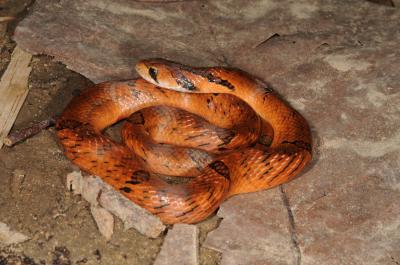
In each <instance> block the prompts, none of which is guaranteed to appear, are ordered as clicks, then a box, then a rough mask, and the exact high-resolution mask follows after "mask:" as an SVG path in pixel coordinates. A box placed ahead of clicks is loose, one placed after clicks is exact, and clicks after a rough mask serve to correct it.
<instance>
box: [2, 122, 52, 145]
mask: <svg viewBox="0 0 400 265" xmlns="http://www.w3.org/2000/svg"><path fill="white" fill-rule="evenodd" d="M55 123H56V118H55V117H50V118H48V119H45V120H43V121H40V122H38V123H35V124H33V125H32V126H29V127H27V128H24V129H21V130H18V131H16V132H13V133H10V134H9V135H8V136H7V137H5V138H4V140H3V143H4V144H5V145H6V146H9V147H10V146H13V145H15V144H16V143H19V142H21V141H24V140H26V139H28V138H30V137H32V136H34V135H35V134H37V133H39V132H41V131H42V130H44V129H46V128H48V127H50V126H53V125H54V124H55Z"/></svg>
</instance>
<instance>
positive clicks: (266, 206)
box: [15, 0, 400, 265]
mask: <svg viewBox="0 0 400 265" xmlns="http://www.w3.org/2000/svg"><path fill="white" fill-rule="evenodd" d="M393 2H394V3H395V5H398V0H396V1H393ZM100 18H101V19H100ZM399 28H400V12H399V9H398V8H397V7H396V8H393V7H388V6H384V5H377V4H374V3H371V2H368V1H339V0H332V1H322V0H320V1H317V0H310V1H289V0H285V1H262V0H259V1H252V3H251V4H249V3H248V1H244V0H237V1H208V2H203V1H187V2H176V3H168V4H167V3H163V4H161V3H159V4H155V3H137V2H133V1H124V0H119V1H113V2H112V3H110V2H109V1H104V0H100V1H94V0H90V1H82V0H69V1H67V0H61V1H57V2H54V1H50V0H47V1H46V0H37V1H36V4H35V6H34V8H33V11H32V12H31V14H30V15H29V16H28V17H27V19H25V20H24V21H22V22H21V23H20V25H19V27H18V28H17V30H16V33H15V39H16V40H17V42H18V44H19V45H20V46H21V47H23V48H25V49H27V50H29V51H30V52H34V53H47V54H50V55H53V56H55V59H56V60H60V61H62V62H63V63H65V64H67V65H68V67H70V68H72V69H73V70H76V71H78V72H80V73H82V74H84V75H86V76H87V77H89V78H90V79H92V80H94V81H103V80H109V79H121V78H130V77H132V76H134V75H135V74H134V73H133V64H134V63H135V62H136V61H137V60H139V59H141V58H145V57H165V58H169V59H173V60H177V61H181V62H183V63H188V64H194V65H215V64H218V65H229V66H233V67H239V68H242V69H244V70H246V71H249V72H251V73H253V74H255V75H258V76H259V77H261V78H263V79H264V80H266V81H268V82H270V83H271V84H272V86H273V87H274V88H275V89H276V90H277V91H279V93H280V94H282V95H283V97H284V98H285V99H287V100H288V101H289V102H290V103H292V104H293V106H294V107H296V108H297V109H298V110H299V111H300V112H301V113H302V114H303V115H304V116H305V117H306V119H307V120H308V121H309V123H310V125H311V128H312V131H313V136H314V139H315V142H314V152H315V153H314V160H313V162H312V164H311V165H310V167H309V168H308V170H307V172H305V173H304V174H303V175H302V176H301V177H300V178H298V179H296V180H294V181H292V182H291V183H289V184H288V185H285V188H284V191H285V192H284V194H283V193H282V194H281V193H280V192H279V191H278V190H277V189H275V190H272V191H266V192H265V194H264V193H260V194H249V195H242V196H238V197H236V198H232V199H231V200H229V201H227V202H226V203H225V204H224V205H223V206H222V207H221V213H220V214H221V215H222V216H224V219H223V221H222V222H221V227H220V228H219V229H217V230H216V231H215V232H213V233H212V234H211V235H210V236H209V238H208V239H207V242H208V243H207V244H208V245H209V246H212V247H213V248H215V249H219V250H221V251H223V262H224V264H237V263H235V262H236V261H237V260H241V259H242V258H243V257H242V256H240V255H241V253H246V254H243V255H248V256H249V259H248V260H251V262H253V263H250V264H257V263H258V264H265V263H268V262H271V264H300V263H301V264H309V265H314V264H329V265H331V264H332V265H336V264H367V265H368V264H371V265H372V264H383V265H389V264H396V263H399V262H400V234H399V233H400V232H399V231H400V229H399V226H400V218H399V217H400V209H399V208H400V206H399V205H398V201H399V199H400V195H399V194H400V193H399V190H400V181H399V172H400V160H399V156H400V154H399V153H400V129H399V124H400V119H399V117H400V108H399V106H400V72H399V71H398V69H400V60H399V58H400V50H399V43H400V34H399ZM281 195H285V196H281ZM264 196H265V197H264ZM241 200H243V202H242V201H241ZM279 200H281V201H279ZM233 202H235V203H237V204H238V205H241V207H235V205H232V204H234V203H233ZM241 203H243V204H241ZM260 203H261V204H262V205H261V206H262V207H261V206H260ZM260 209H261V210H260ZM241 213H242V214H241ZM285 213H286V214H285ZM289 213H291V216H292V217H291V220H292V221H290V219H289V216H290V214H289ZM260 216H261V217H268V219H269V220H268V221H270V223H268V221H267V224H265V223H263V222H260V221H258V219H257V218H260ZM263 221H265V220H263ZM260 224H261V226H263V227H258V226H260ZM253 226H255V227H253ZM257 229H259V230H257ZM221 231H223V232H221ZM290 231H292V233H289V232H290ZM258 232H259V234H260V235H262V236H258ZM237 233H240V235H241V236H240V237H239V236H237ZM293 238H295V240H294V239H293ZM255 242H257V244H258V245H257V247H258V248H257V249H256V250H254V249H255V245H254V244H255ZM293 242H296V243H297V244H294V243H293ZM275 246H281V247H280V248H279V249H280V251H279V250H278V248H276V247H275ZM262 249H264V250H266V253H268V254H265V253H264V254H262V255H261V256H260V253H261V250H262ZM252 251H253V252H254V253H255V256H257V255H259V256H260V259H259V260H256V259H255V256H252V255H251V253H252ZM285 257H286V258H287V259H285ZM229 262H230V263H229ZM244 262H245V261H244Z"/></svg>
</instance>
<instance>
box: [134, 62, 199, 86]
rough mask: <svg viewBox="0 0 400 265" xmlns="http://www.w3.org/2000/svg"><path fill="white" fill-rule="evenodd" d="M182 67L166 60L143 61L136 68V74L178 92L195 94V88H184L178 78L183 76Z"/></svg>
mask: <svg viewBox="0 0 400 265" xmlns="http://www.w3.org/2000/svg"><path fill="white" fill-rule="evenodd" d="M182 67H183V65H180V64H178V63H175V62H171V61H168V60H165V59H147V60H141V61H139V62H138V63H137V64H136V66H135V68H136V72H137V73H138V74H139V75H140V76H141V77H142V78H143V79H145V80H146V81H147V82H150V83H152V84H154V85H157V86H160V87H164V88H168V89H172V90H176V91H181V92H191V91H192V92H193V87H194V86H187V85H186V86H182V85H181V83H180V82H181V79H179V78H177V77H178V76H179V75H183V74H182V73H181V71H182Z"/></svg>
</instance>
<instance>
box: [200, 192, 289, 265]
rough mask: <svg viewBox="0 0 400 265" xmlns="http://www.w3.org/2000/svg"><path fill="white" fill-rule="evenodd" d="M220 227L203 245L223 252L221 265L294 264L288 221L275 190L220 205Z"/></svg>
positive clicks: (232, 199)
mask: <svg viewBox="0 0 400 265" xmlns="http://www.w3.org/2000/svg"><path fill="white" fill-rule="evenodd" d="M218 216H219V217H222V218H223V220H222V222H221V224H220V226H219V227H218V228H217V229H216V230H214V231H212V232H210V233H209V234H208V236H207V239H206V241H205V243H204V246H205V247H208V248H211V249H214V250H216V251H219V252H222V253H223V256H222V261H221V265H231V264H242V265H253V264H260V265H261V264H282V265H283V264H288V265H289V264H295V263H294V262H295V261H296V259H297V256H296V252H295V251H293V245H292V243H291V234H290V223H289V219H288V213H287V211H286V209H285V207H284V204H283V202H282V199H281V196H280V194H279V190H278V189H274V190H271V191H270V192H256V193H252V194H246V195H238V196H235V197H234V198H231V199H230V200H228V201H227V202H225V203H224V204H222V205H221V208H220V210H219V212H218Z"/></svg>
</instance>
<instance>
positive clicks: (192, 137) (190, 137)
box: [185, 133, 204, 140]
mask: <svg viewBox="0 0 400 265" xmlns="http://www.w3.org/2000/svg"><path fill="white" fill-rule="evenodd" d="M201 136H204V133H201V134H197V135H191V136H188V137H186V138H185V140H191V139H194V138H197V137H201Z"/></svg>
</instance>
